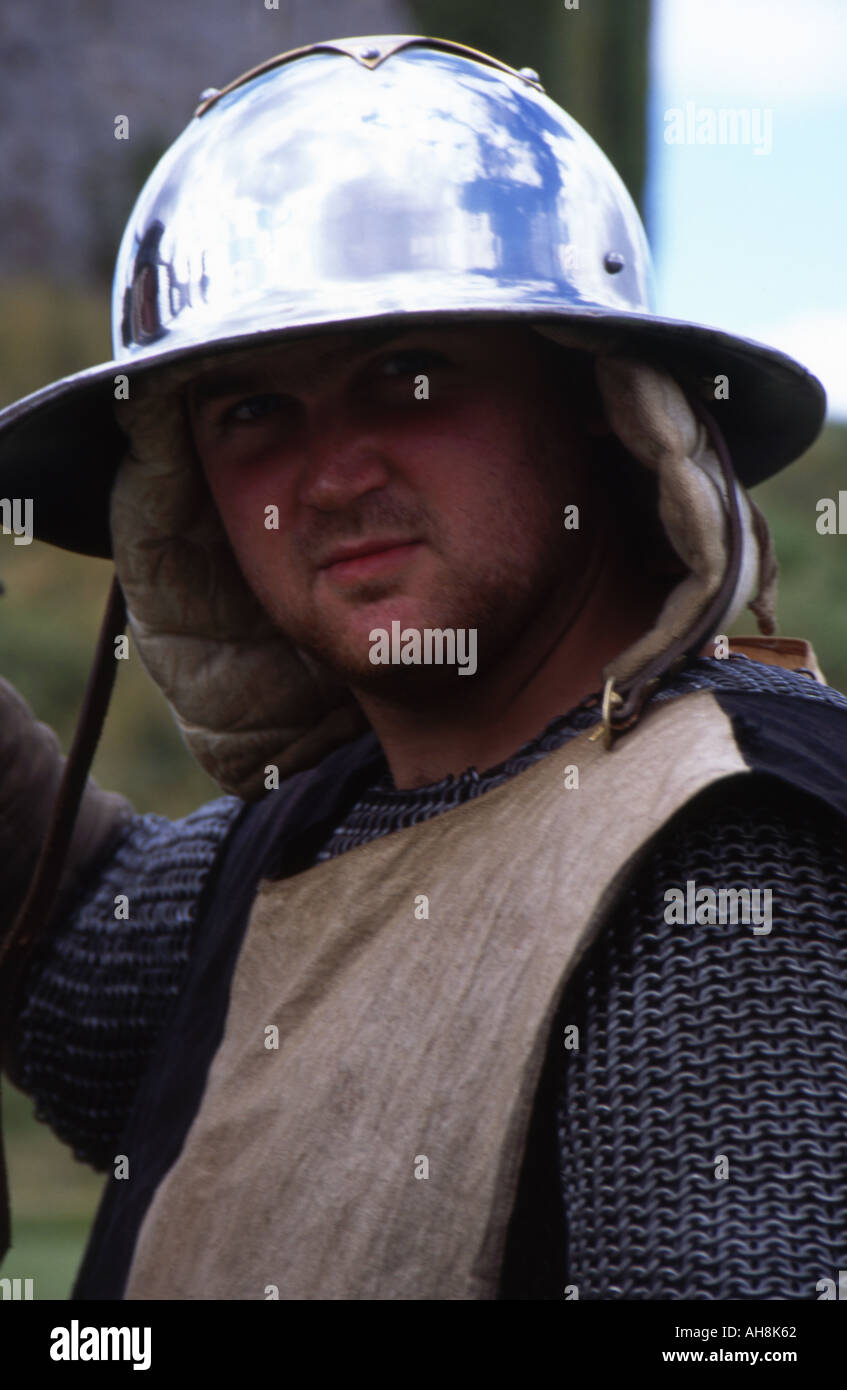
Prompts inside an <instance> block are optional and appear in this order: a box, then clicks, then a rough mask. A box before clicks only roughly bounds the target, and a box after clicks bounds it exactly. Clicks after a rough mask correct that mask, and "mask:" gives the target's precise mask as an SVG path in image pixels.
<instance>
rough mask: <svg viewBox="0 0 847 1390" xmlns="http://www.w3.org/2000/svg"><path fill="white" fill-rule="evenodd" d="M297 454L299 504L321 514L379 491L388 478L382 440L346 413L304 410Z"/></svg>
mask: <svg viewBox="0 0 847 1390" xmlns="http://www.w3.org/2000/svg"><path fill="white" fill-rule="evenodd" d="M302 449H303V460H304V462H303V468H302V471H301V475H300V480H299V489H298V493H299V500H300V501H301V502H302V503H303V504H304V505H305V506H309V507H316V508H318V509H319V510H321V511H336V510H339V509H341V508H343V507H346V506H348V505H349V504H350V503H351V502H353V501H355V500H356V498H358V497H361V496H362V495H363V494H364V493H366V492H371V491H373V490H374V489H377V488H382V487H385V485H386V483H387V482H388V480H389V478H390V476H391V465H390V458H389V449H388V446H387V443H386V440H385V439H384V437H383V436H382V435H381V433H380V431H379V429H378V427H375V426H374V425H373V424H372V423H368V422H366V421H365V420H364V419H363V418H362V416H361V414H360V413H359V412H357V411H356V410H355V409H351V408H349V407H348V408H345V407H340V406H338V405H333V406H326V407H324V408H323V409H322V408H321V407H320V405H318V404H316V405H315V406H314V407H312V408H310V409H309V411H308V413H307V415H306V419H305V421H304V422H303V434H302Z"/></svg>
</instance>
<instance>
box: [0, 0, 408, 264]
mask: <svg viewBox="0 0 847 1390" xmlns="http://www.w3.org/2000/svg"><path fill="white" fill-rule="evenodd" d="M271 3H272V0H267V3H266V0H2V3H0V277H2V278H6V279H8V278H10V277H16V276H21V275H32V276H47V277H49V278H50V279H51V280H53V281H60V282H61V281H67V282H73V283H76V284H79V283H81V282H89V283H91V284H98V283H103V282H104V281H108V280H109V279H110V278H111V274H112V268H113V264H114V258H115V254H116V252H117V247H118V242H119V240H120V236H121V233H122V231H123V227H124V224H125V222H126V220H127V218H128V215H129V212H130V210H131V208H132V205H133V202H134V201H135V197H136V195H137V193H138V191H139V189H140V187H141V184H142V182H143V180H144V178H145V177H146V175H147V174H148V173H149V171H150V169H151V168H152V167H153V164H154V163H155V162H156V160H157V159H158V157H159V155H160V154H161V153H162V151H163V150H164V149H165V148H166V147H167V146H168V145H169V144H170V143H171V142H172V141H173V140H174V139H175V137H176V136H177V135H178V134H179V132H180V131H181V130H182V129H183V127H184V126H185V125H187V123H188V121H189V120H190V119H191V116H192V114H193V112H194V108H195V106H196V105H197V102H198V98H199V95H200V92H201V91H202V90H203V89H204V88H205V87H218V86H223V85H224V84H225V83H226V82H228V81H230V80H231V79H232V78H233V77H236V76H237V75H238V74H239V73H241V72H243V71H244V70H245V69H247V68H249V67H252V66H253V65H254V64H256V63H259V62H262V61H263V60H264V59H266V58H268V57H271V56H272V55H273V54H275V53H281V52H284V51H285V50H286V49H289V48H294V47H297V46H298V45H300V44H307V43H313V42H315V41H317V40H319V39H330V38H343V37H347V36H349V35H355V34H378V33H389V34H392V33H394V34H396V33H401V34H402V33H415V32H418V31H417V30H416V28H415V22H414V19H413V17H412V15H411V13H410V11H409V9H408V7H407V6H406V5H405V4H404V3H403V0H355V3H354V2H353V0H278V8H276V9H273V8H268V5H269V4H271ZM119 115H125V116H127V117H128V120H129V139H128V140H116V139H115V133H114V132H115V117H116V116H119Z"/></svg>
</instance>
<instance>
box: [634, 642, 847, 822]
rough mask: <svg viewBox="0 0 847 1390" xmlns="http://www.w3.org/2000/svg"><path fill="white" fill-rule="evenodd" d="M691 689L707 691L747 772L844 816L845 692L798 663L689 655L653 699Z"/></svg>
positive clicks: (846, 790) (846, 792) (846, 783)
mask: <svg viewBox="0 0 847 1390" xmlns="http://www.w3.org/2000/svg"><path fill="white" fill-rule="evenodd" d="M695 691H709V692H710V693H711V694H712V695H713V697H714V700H715V702H716V704H717V705H718V707H719V709H720V710H721V712H722V714H723V715H724V716H725V718H726V719H727V721H728V723H729V726H730V729H731V734H732V738H733V740H734V743H735V746H736V749H737V752H738V754H739V755H740V760H741V763H742V764H743V766H745V767H746V768H747V769H748V771H749V773H753V774H758V775H759V776H760V777H764V778H770V779H773V781H774V782H776V783H782V784H783V786H784V787H786V788H788V789H793V792H794V794H795V795H799V794H800V793H804V794H806V795H808V796H810V797H812V798H818V799H819V800H820V801H822V802H824V803H825V804H826V805H827V806H829V807H830V809H831V810H832V811H833V812H835V813H836V815H838V816H840V817H845V818H847V696H844V695H843V694H841V692H840V691H838V690H835V689H833V688H832V687H831V686H828V685H824V684H822V683H821V682H819V681H817V680H814V679H813V678H812V677H811V676H809V675H805V674H804V673H802V672H800V671H787V670H784V669H782V668H780V667H774V666H766V665H764V664H763V663H761V662H758V661H753V660H751V659H750V658H748V657H743V656H736V657H733V658H731V659H730V660H727V661H718V660H715V659H713V658H704V659H701V660H697V661H693V662H690V663H689V665H688V666H686V668H685V669H684V670H683V671H682V672H681V673H680V674H679V675H678V676H677V677H676V678H675V679H674V680H673V681H672V682H671V683H669V684H668V686H666V687H665V689H663V690H661V691H659V692H658V693H657V694H656V695H655V696H654V697H653V699H654V701H655V702H656V703H657V704H658V703H663V702H666V701H669V700H673V699H676V698H679V697H682V696H684V695H686V694H690V693H693V692H695ZM736 793H737V789H736V790H734V791H733V796H735V795H736ZM774 794H776V792H774ZM716 795H717V796H718V798H719V797H720V795H721V793H720V792H719V791H718V792H716ZM784 800H785V797H784V796H783V797H782V801H784ZM789 800H790V798H789Z"/></svg>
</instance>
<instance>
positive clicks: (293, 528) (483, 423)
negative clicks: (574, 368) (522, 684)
mask: <svg viewBox="0 0 847 1390" xmlns="http://www.w3.org/2000/svg"><path fill="white" fill-rule="evenodd" d="M567 362H568V357H567V355H564V354H561V353H560V351H559V350H558V349H556V348H553V347H552V346H551V345H549V344H547V343H546V342H545V341H544V340H543V339H541V338H540V337H538V335H537V334H535V333H533V332H532V331H531V330H530V329H528V328H523V327H520V326H519V327H512V326H505V325H501V324H490V325H486V324H482V325H474V326H472V327H464V326H459V327H454V326H447V327H445V326H436V327H428V328H418V329H410V330H407V331H405V332H402V333H399V334H398V333H397V332H396V329H392V330H390V331H386V330H382V331H381V332H362V331H358V332H347V333H341V334H332V335H321V336H315V337H311V338H308V339H301V340H299V341H292V342H290V343H288V344H286V345H285V346H283V347H279V348H275V349H272V350H268V349H264V350H263V351H262V352H261V353H257V354H256V356H255V358H252V359H250V361H249V364H248V366H247V367H246V368H245V366H244V365H243V361H242V362H241V363H239V365H238V369H237V375H236V374H235V373H234V371H233V369H231V368H229V367H227V366H226V365H222V366H221V368H216V369H215V370H214V371H212V372H208V373H205V374H204V375H203V376H202V377H199V378H196V379H195V380H194V381H193V382H192V383H191V385H190V387H189V390H188V409H189V418H190V421H191V426H192V431H193V435H194V440H195V444H196V448H197V452H198V456H199V459H200V461H201V464H202V466H203V469H204V471H205V475H206V478H207V480H208V484H209V487H210V489H211V492H212V496H213V498H214V500H215V503H216V505H217V507H218V510H219V512H220V516H221V518H222V521H223V524H224V526H225V528H226V531H227V534H228V536H229V539H230V542H231V544H232V547H233V550H234V552H235V555H236V558H237V560H238V562H239V565H240V567H241V569H242V572H243V574H244V576H245V578H246V579H247V582H248V583H249V584H250V586H251V588H252V589H253V591H254V593H255V594H256V595H257V597H258V598H259V600H260V601H261V603H262V604H263V606H264V608H265V609H266V611H267V612H268V613H269V614H270V615H271V617H272V618H273V619H274V621H275V622H276V623H277V624H278V626H279V627H280V628H281V629H282V630H283V631H284V632H285V633H286V634H287V635H288V636H290V637H291V638H292V639H293V640H294V641H295V642H296V643H297V644H298V645H299V646H301V647H303V648H305V649H306V650H307V651H309V652H311V653H312V654H313V655H314V656H316V657H318V658H319V659H320V660H322V661H323V662H325V663H326V664H327V665H328V666H329V667H330V668H332V669H333V670H334V671H335V672H336V673H337V674H338V675H339V676H340V677H341V678H342V679H343V680H345V681H346V682H347V683H348V684H349V685H351V686H352V687H353V688H354V689H357V688H358V689H361V690H363V691H365V690H367V691H372V692H377V691H382V692H383V693H385V694H386V695H389V694H390V693H392V692H394V693H395V694H398V695H399V694H400V692H401V691H402V690H403V689H406V690H408V689H409V688H415V689H416V690H417V691H418V693H420V691H421V689H422V683H423V682H426V683H427V686H428V688H431V689H432V691H433V693H434V689H435V687H436V686H438V687H440V688H442V689H443V688H444V686H445V683H448V684H452V685H453V686H454V687H455V686H456V685H457V684H458V685H459V686H461V685H464V684H465V683H464V682H463V681H458V682H457V681H456V675H457V672H456V669H455V667H453V668H448V667H441V666H427V667H424V666H417V667H409V666H396V665H395V666H391V665H385V666H379V665H376V666H375V665H373V664H372V662H371V660H370V655H369V653H370V650H371V646H372V640H371V637H370V634H371V632H372V630H373V629H375V628H382V629H385V630H386V631H388V632H390V631H391V624H392V622H394V621H399V622H400V624H401V628H402V629H407V628H414V629H417V630H418V631H422V630H423V629H425V628H441V629H444V628H453V629H458V628H464V629H468V628H475V629H476V630H477V662H478V668H477V669H478V672H479V673H482V672H484V671H485V670H486V668H490V667H491V666H492V664H493V663H494V662H496V661H497V660H498V659H501V658H502V657H503V656H504V655H505V653H506V652H507V651H508V650H509V648H510V646H511V645H512V644H513V643H514V642H515V641H517V640H519V638H520V636H521V634H522V633H524V632H525V631H526V629H527V626H528V624H529V623H530V622H531V621H532V620H533V619H536V618H537V615H538V613H539V611H541V610H543V609H544V608H545V606H548V605H550V606H551V611H552V612H553V613H555V611H556V605H557V604H559V602H560V601H561V603H562V605H565V604H566V603H567V599H568V595H569V594H570V593H572V592H573V590H574V588H575V586H576V585H578V583H579V580H580V578H581V576H582V574H583V573H584V569H585V565H586V560H587V554H588V550H589V549H590V538H591V522H592V518H591V515H590V511H591V509H590V508H589V507H587V506H586V502H587V499H588V496H589V490H590V474H589V470H588V469H587V468H586V467H585V461H586V457H587V444H586V442H585V438H584V435H583V432H582V425H581V419H582V406H583V405H584V401H583V402H582V403H580V402H579V400H578V397H579V395H580V391H579V388H575V384H574V383H573V382H569V381H568V377H567V370H566V364H567ZM421 376H425V377H426V378H427V390H428V398H427V397H426V396H425V394H424V388H423V383H421V381H420V377H421ZM575 398H577V399H575ZM570 504H576V505H578V506H579V507H580V523H581V524H580V529H579V530H573V529H565V528H564V525H563V513H564V508H565V507H566V506H568V505H570ZM270 507H275V508H278V518H279V528H278V529H271V528H269V527H268V525H266V522H267V521H268V520H269V519H271V520H272V519H273V513H269V512H268V510H267V509H268V508H270ZM352 551H355V552H357V553H356V554H355V555H351V554H350V552H352ZM363 552H364V553H363ZM557 635H558V634H556V633H555V632H553V633H551V637H552V638H555V637H556V636H557Z"/></svg>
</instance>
